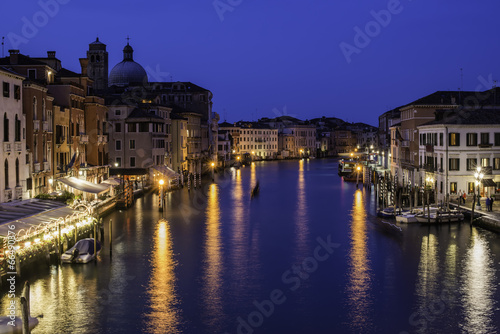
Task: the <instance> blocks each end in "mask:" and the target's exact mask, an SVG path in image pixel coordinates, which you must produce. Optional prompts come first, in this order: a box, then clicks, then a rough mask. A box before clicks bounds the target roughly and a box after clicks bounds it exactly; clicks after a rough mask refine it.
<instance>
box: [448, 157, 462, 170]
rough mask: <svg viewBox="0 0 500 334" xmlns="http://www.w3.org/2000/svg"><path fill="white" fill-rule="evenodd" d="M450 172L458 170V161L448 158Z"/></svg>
mask: <svg viewBox="0 0 500 334" xmlns="http://www.w3.org/2000/svg"><path fill="white" fill-rule="evenodd" d="M449 164H450V167H449V168H450V170H460V159H458V158H450V159H449Z"/></svg>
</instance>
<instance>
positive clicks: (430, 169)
mask: <svg viewBox="0 0 500 334" xmlns="http://www.w3.org/2000/svg"><path fill="white" fill-rule="evenodd" d="M424 169H425V171H426V172H428V173H434V172H435V171H436V167H435V166H434V165H428V164H426V165H424Z"/></svg>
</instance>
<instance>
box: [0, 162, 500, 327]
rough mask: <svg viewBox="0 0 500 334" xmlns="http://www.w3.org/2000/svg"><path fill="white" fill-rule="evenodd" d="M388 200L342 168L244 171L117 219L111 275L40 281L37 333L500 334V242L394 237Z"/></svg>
mask: <svg viewBox="0 0 500 334" xmlns="http://www.w3.org/2000/svg"><path fill="white" fill-rule="evenodd" d="M257 181H259V182H260V188H261V190H260V194H259V195H258V196H257V197H255V198H251V196H250V193H251V189H252V187H253V186H254V185H255V184H256V182H257ZM374 197H375V196H374V194H373V190H367V189H359V190H358V189H356V185H355V184H354V183H345V182H343V181H342V180H341V179H340V178H339V177H338V176H337V162H336V161H335V160H301V161H286V162H257V163H255V164H254V165H252V166H250V167H245V168H241V169H239V170H236V169H231V170H229V171H227V172H226V173H225V174H224V175H216V183H210V182H208V183H206V184H204V187H203V189H200V190H195V191H191V192H190V193H189V192H188V191H187V189H184V190H181V191H177V192H174V193H171V194H168V198H167V203H166V210H165V211H164V212H163V213H161V212H159V210H158V197H157V195H154V194H150V195H147V196H145V197H144V198H141V199H138V200H137V202H136V203H135V206H134V207H133V208H131V209H129V210H126V211H116V212H113V213H112V214H110V215H109V216H107V217H106V218H105V219H104V220H105V222H106V226H107V222H108V221H109V219H112V224H113V232H114V236H113V237H114V242H113V254H112V257H110V254H109V248H108V244H107V242H106V243H105V249H104V251H103V252H102V253H101V255H100V259H99V262H98V263H97V265H94V264H87V265H63V266H60V267H57V266H52V267H50V268H46V269H41V270H40V271H39V272H38V273H37V274H35V275H32V276H31V281H32V283H31V284H32V290H31V304H32V311H31V313H32V315H40V314H43V318H40V325H39V326H38V327H37V328H36V330H34V331H33V333H34V334H38V333H45V334H49V333H50V334H54V333H57V334H59V333H196V334H197V333H315V334H316V333H317V334H320V333H460V332H462V333H496V332H499V328H500V309H499V304H498V301H499V300H500V298H499V297H500V295H499V294H500V291H499V289H498V288H497V287H498V283H499V282H500V280H499V268H500V264H499V261H500V238H499V236H498V235H497V234H494V233H491V232H488V231H485V230H482V229H478V228H475V227H473V228H471V227H470V226H469V225H468V224H465V223H463V224H452V225H448V224H444V225H441V226H423V225H418V224H415V225H409V226H403V227H404V233H403V235H397V234H392V233H390V232H388V231H386V230H384V229H382V228H380V227H379V224H377V223H378V222H379V221H378V219H379V218H377V217H376V202H375V200H374ZM107 232H108V230H107V228H106V239H107V238H108V236H107ZM18 289H19V290H20V287H19V288H18ZM8 301H9V299H8V297H7V296H6V295H5V294H4V295H3V296H2V299H1V304H0V309H1V312H2V313H3V314H6V313H7V306H8Z"/></svg>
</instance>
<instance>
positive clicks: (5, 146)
mask: <svg viewBox="0 0 500 334" xmlns="http://www.w3.org/2000/svg"><path fill="white" fill-rule="evenodd" d="M3 151H4V153H10V152H12V144H11V143H9V142H4V143H3Z"/></svg>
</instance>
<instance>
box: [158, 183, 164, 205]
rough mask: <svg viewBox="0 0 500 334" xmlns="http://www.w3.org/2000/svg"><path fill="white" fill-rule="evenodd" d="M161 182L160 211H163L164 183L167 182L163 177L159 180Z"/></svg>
mask: <svg viewBox="0 0 500 334" xmlns="http://www.w3.org/2000/svg"><path fill="white" fill-rule="evenodd" d="M158 183H159V184H160V204H159V209H160V211H163V185H164V184H165V181H163V179H161V180H160V181H159V182H158Z"/></svg>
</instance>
